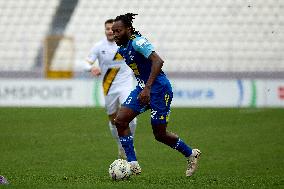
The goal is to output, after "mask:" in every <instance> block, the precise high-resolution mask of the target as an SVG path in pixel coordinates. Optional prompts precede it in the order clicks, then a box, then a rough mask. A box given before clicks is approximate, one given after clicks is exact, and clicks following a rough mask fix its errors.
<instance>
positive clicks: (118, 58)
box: [113, 52, 123, 61]
mask: <svg viewBox="0 0 284 189" xmlns="http://www.w3.org/2000/svg"><path fill="white" fill-rule="evenodd" d="M113 60H114V61H121V60H123V57H122V56H121V54H119V53H118V52H117V53H115V55H114V57H113Z"/></svg>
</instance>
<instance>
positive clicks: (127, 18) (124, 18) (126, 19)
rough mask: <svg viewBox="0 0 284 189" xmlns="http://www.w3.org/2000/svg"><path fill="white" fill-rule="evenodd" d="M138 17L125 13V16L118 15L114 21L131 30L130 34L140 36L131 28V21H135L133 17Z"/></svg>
mask: <svg viewBox="0 0 284 189" xmlns="http://www.w3.org/2000/svg"><path fill="white" fill-rule="evenodd" d="M136 15H138V14H134V13H126V14H123V15H119V16H117V17H116V18H115V19H114V21H115V22H116V21H119V20H120V21H122V22H123V24H124V25H125V26H126V27H129V28H130V29H131V33H132V34H137V35H141V34H140V33H139V31H136V30H135V28H134V27H133V26H132V23H133V20H134V19H135V16H136Z"/></svg>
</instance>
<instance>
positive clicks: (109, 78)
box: [103, 68, 120, 96]
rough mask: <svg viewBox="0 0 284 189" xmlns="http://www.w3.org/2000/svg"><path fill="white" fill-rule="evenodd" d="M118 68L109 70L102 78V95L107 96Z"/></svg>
mask: <svg viewBox="0 0 284 189" xmlns="http://www.w3.org/2000/svg"><path fill="white" fill-rule="evenodd" d="M119 69H120V68H109V69H108V70H107V72H106V74H105V76H104V79H103V90H104V95H105V96H106V95H107V94H108V91H109V89H110V87H111V85H112V82H113V80H114V78H115V76H116V75H117V73H118V71H119Z"/></svg>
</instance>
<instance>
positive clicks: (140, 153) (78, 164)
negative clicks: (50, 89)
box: [0, 108, 284, 189]
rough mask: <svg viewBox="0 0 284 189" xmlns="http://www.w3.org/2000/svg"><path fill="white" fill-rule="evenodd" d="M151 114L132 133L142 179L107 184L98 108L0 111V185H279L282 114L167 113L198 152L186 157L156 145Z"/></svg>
mask: <svg viewBox="0 0 284 189" xmlns="http://www.w3.org/2000/svg"><path fill="white" fill-rule="evenodd" d="M149 117H150V115H149V112H147V113H145V114H142V115H140V116H139V117H138V127H137V130H136V136H135V148H136V151H137V157H138V159H139V162H140V165H141V167H142V174H141V175H140V176H136V177H131V178H130V179H129V180H127V181H119V182H117V181H112V180H111V179H110V177H109V175H108V166H109V165H110V164H111V163H112V162H113V160H115V159H116V156H117V147H116V144H115V141H114V140H113V139H112V137H111V134H110V132H109V128H108V124H107V116H106V114H105V110H104V109H102V108H0V175H4V176H5V177H6V178H7V179H8V180H9V182H10V184H9V185H7V186H3V185H2V186H0V188H21V189H23V188H29V189H30V188H137V189H140V188H147V189H151V188H155V189H157V188H173V189H179V188H284V109H269V108H265V109H247V108H240V109H230V108H224V109H214V108H203V109H202V108H200V109H199V108H192V109H190V108H173V109H172V113H171V117H170V124H169V126H168V129H169V130H171V131H173V132H174V133H177V134H179V136H180V137H181V138H182V139H183V140H184V141H186V142H187V143H188V144H190V145H191V146H192V147H198V148H199V149H200V150H201V151H202V156H201V159H200V162H199V169H198V171H197V172H196V174H195V175H194V176H192V177H191V178H187V177H185V168H186V167H185V166H186V161H185V158H184V157H183V156H182V155H181V154H179V153H178V152H177V151H175V150H173V149H171V148H169V147H167V146H165V145H163V144H161V143H158V142H156V141H155V140H154V137H153V135H152V130H151V126H150V119H149Z"/></svg>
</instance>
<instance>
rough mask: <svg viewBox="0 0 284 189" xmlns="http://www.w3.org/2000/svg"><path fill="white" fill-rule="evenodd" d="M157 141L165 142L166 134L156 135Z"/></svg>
mask: <svg viewBox="0 0 284 189" xmlns="http://www.w3.org/2000/svg"><path fill="white" fill-rule="evenodd" d="M154 136H155V139H156V140H157V141H159V142H164V141H165V138H166V135H165V134H164V133H154Z"/></svg>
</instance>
